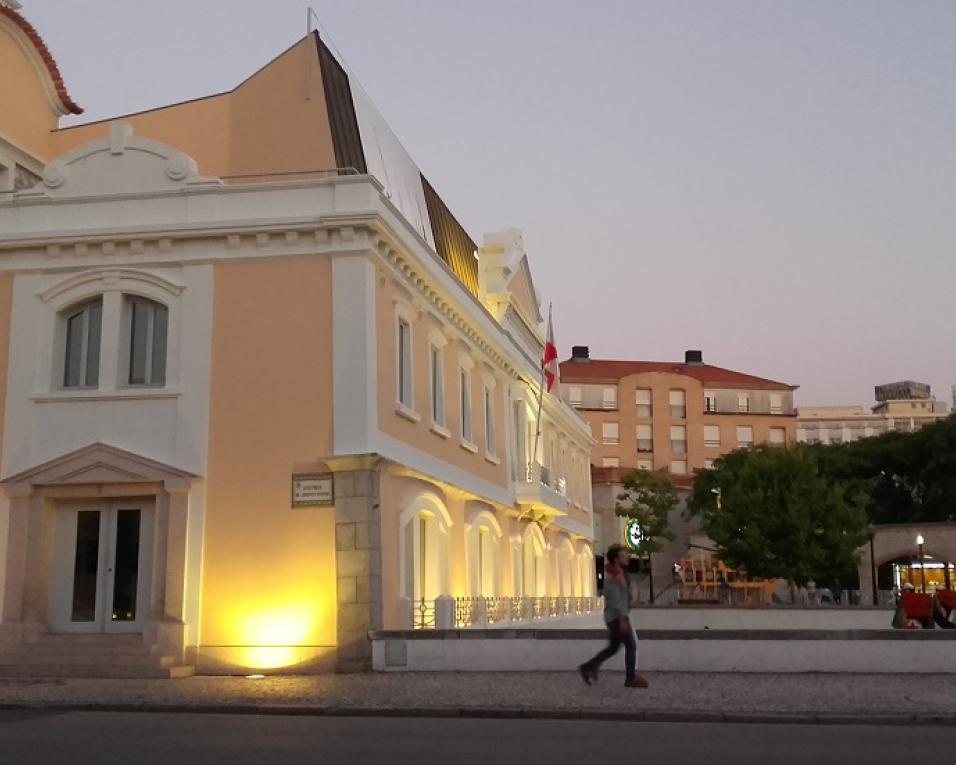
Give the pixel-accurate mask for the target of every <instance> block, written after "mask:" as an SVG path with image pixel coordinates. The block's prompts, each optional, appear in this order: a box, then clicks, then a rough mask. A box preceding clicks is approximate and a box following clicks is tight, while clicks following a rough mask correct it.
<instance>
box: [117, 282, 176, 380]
mask: <svg viewBox="0 0 956 765" xmlns="http://www.w3.org/2000/svg"><path fill="white" fill-rule="evenodd" d="M126 310H127V318H128V322H129V357H128V358H129V373H128V375H127V380H126V382H127V383H128V384H129V385H165V384H166V347H167V337H168V334H169V332H168V328H169V309H168V308H166V306H164V305H163V304H162V303H157V302H156V301H154V300H149V299H147V298H143V297H137V296H132V295H128V296H127V297H126Z"/></svg>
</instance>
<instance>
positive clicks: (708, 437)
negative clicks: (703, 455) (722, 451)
mask: <svg viewBox="0 0 956 765" xmlns="http://www.w3.org/2000/svg"><path fill="white" fill-rule="evenodd" d="M704 446H720V425H704Z"/></svg>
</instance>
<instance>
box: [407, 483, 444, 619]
mask: <svg viewBox="0 0 956 765" xmlns="http://www.w3.org/2000/svg"><path fill="white" fill-rule="evenodd" d="M450 527H451V518H450V516H449V515H448V511H447V510H446V509H445V506H444V504H443V503H442V502H441V500H439V499H438V498H437V497H435V496H433V495H428V494H423V495H421V496H420V497H418V498H416V499H415V500H413V501H412V502H410V503H409V504H408V505H407V506H406V507H405V510H404V511H403V512H402V515H401V529H402V548H401V549H402V567H401V591H402V595H403V596H404V597H406V598H410V599H412V600H434V599H435V598H437V597H438V596H439V595H442V594H447V592H448V532H449V528H450Z"/></svg>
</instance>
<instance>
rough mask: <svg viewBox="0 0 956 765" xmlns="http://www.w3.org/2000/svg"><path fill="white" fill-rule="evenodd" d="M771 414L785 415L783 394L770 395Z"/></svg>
mask: <svg viewBox="0 0 956 765" xmlns="http://www.w3.org/2000/svg"><path fill="white" fill-rule="evenodd" d="M770 414H783V394H781V393H771V394H770Z"/></svg>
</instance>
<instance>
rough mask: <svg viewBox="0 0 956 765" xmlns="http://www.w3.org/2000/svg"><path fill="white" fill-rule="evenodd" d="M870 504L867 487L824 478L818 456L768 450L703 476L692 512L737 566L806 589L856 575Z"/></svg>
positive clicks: (738, 456)
mask: <svg viewBox="0 0 956 765" xmlns="http://www.w3.org/2000/svg"><path fill="white" fill-rule="evenodd" d="M868 502H869V495H868V493H867V492H866V491H865V489H864V488H863V487H862V484H860V485H857V486H855V487H849V488H848V487H847V486H845V485H843V484H840V483H837V482H836V481H834V480H831V479H829V478H828V477H826V476H825V475H823V474H822V473H821V471H820V463H819V460H818V458H817V456H816V454H815V453H814V450H812V449H809V448H806V447H803V446H797V447H791V448H783V447H779V446H760V447H757V448H756V449H749V450H741V451H735V452H731V453H730V454H728V455H726V456H725V457H723V458H722V459H720V460H718V461H717V463H716V464H715V467H714V469H713V470H709V471H702V472H701V473H699V474H698V476H697V478H696V480H695V483H694V491H693V493H692V495H691V499H690V502H689V507H690V510H691V512H692V513H694V514H696V515H699V516H700V519H701V527H702V529H703V531H704V533H706V534H707V535H708V536H709V537H710V538H711V539H712V540H713V542H714V544H715V545H716V547H717V554H718V555H719V556H720V558H721V560H723V561H724V562H725V563H727V564H728V565H729V566H732V567H735V568H739V569H743V570H745V571H746V572H747V573H748V574H749V575H750V576H752V577H756V578H762V579H778V578H779V579H786V580H787V581H788V582H790V584H791V585H803V584H806V583H807V582H808V581H810V580H811V579H813V580H816V581H831V580H832V579H834V578H837V577H840V576H845V575H846V572H847V571H852V570H853V569H854V568H855V565H856V550H857V549H858V548H859V547H860V546H861V545H862V544H863V543H864V541H865V540H866V538H867V532H866V526H867V515H866V509H865V508H866V506H867V504H868Z"/></svg>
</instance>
